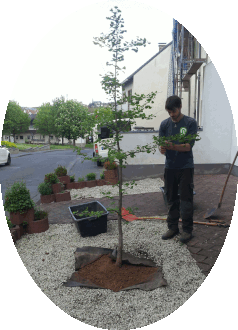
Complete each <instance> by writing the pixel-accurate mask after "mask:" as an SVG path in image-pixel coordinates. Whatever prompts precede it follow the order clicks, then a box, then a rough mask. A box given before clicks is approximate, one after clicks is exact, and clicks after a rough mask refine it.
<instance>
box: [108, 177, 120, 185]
mask: <svg viewBox="0 0 238 330" xmlns="http://www.w3.org/2000/svg"><path fill="white" fill-rule="evenodd" d="M105 181H106V184H107V185H113V184H117V183H118V178H111V179H108V180H105Z"/></svg>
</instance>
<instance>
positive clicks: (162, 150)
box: [159, 146, 166, 155]
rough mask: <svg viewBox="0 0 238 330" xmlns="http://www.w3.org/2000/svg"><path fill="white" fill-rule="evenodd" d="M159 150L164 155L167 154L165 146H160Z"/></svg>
mask: <svg viewBox="0 0 238 330" xmlns="http://www.w3.org/2000/svg"><path fill="white" fill-rule="evenodd" d="M159 151H160V153H161V154H162V155H165V153H166V148H165V147H161V146H160V147H159Z"/></svg>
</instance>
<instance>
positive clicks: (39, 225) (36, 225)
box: [27, 217, 49, 234]
mask: <svg viewBox="0 0 238 330" xmlns="http://www.w3.org/2000/svg"><path fill="white" fill-rule="evenodd" d="M48 229H49V221H48V217H46V218H44V219H41V220H34V221H32V222H31V223H29V224H28V226H27V233H28V234H36V233H42V232H44V231H46V230H48Z"/></svg>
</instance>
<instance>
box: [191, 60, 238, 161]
mask: <svg viewBox="0 0 238 330" xmlns="http://www.w3.org/2000/svg"><path fill="white" fill-rule="evenodd" d="M202 113H203V115H202V126H203V131H202V132H200V137H201V138H202V139H201V141H199V142H197V143H196V144H195V146H194V148H193V152H194V162H195V164H206V163H211V164H216V163H230V162H231V149H232V145H233V147H235V138H234V131H233V130H234V129H233V127H234V121H233V116H232V112H231V107H230V104H229V101H228V98H227V95H226V92H225V89H224V86H223V84H222V81H221V79H220V77H219V75H218V73H217V71H216V68H215V66H214V65H213V63H212V62H210V63H208V64H207V65H206V67H205V70H204V89H203V102H202Z"/></svg>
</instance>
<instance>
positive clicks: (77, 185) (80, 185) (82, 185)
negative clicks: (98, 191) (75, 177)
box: [74, 181, 86, 189]
mask: <svg viewBox="0 0 238 330" xmlns="http://www.w3.org/2000/svg"><path fill="white" fill-rule="evenodd" d="M85 187H86V181H80V182H75V183H74V189H82V188H85Z"/></svg>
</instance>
